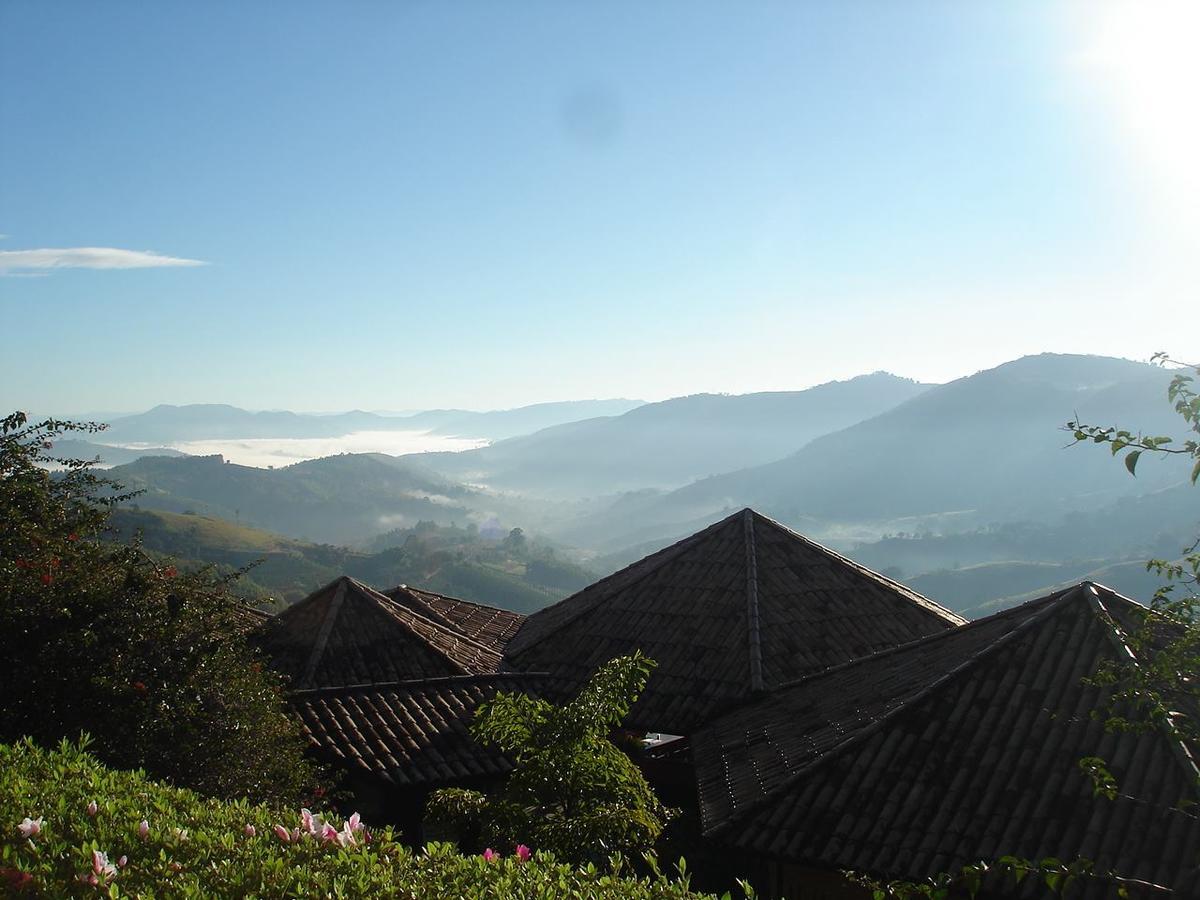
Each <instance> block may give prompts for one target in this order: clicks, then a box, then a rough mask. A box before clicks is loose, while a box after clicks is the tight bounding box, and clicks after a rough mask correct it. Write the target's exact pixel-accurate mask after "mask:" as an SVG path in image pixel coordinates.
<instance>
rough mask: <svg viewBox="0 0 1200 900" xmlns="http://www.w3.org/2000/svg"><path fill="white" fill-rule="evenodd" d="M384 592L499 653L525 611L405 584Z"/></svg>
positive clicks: (522, 620) (405, 605)
mask: <svg viewBox="0 0 1200 900" xmlns="http://www.w3.org/2000/svg"><path fill="white" fill-rule="evenodd" d="M383 593H384V594H385V595H386V596H387V597H388V598H390V599H391V600H393V601H395V602H396V603H399V604H400V605H401V606H404V607H407V608H408V609H410V610H412V611H413V612H415V613H417V614H418V615H421V616H424V617H425V618H426V619H429V620H431V621H434V622H437V623H438V624H439V625H442V626H443V627H445V628H450V629H452V630H454V631H457V632H459V633H460V634H462V635H465V636H466V637H468V638H470V639H471V640H473V641H475V642H476V643H478V644H482V645H483V646H485V647H489V648H491V649H492V650H495V651H496V652H497V653H502V652H503V651H504V647H505V645H506V644H507V643H508V642H509V640H511V639H512V636H513V635H515V634H516V633H517V629H518V628H520V627H521V623H522V622H524V621H525V617H524V616H523V615H521V614H520V613H516V612H513V611H512V610H508V609H499V608H497V607H494V606H485V605H483V604H482V603H472V602H471V601H469V600H459V599H458V598H456V597H446V596H443V595H442V594H435V593H432V592H430V591H423V590H421V589H420V588H414V587H410V586H409V585H406V584H401V585H398V586H397V587H394V588H392V589H391V590H387V591H384V592H383Z"/></svg>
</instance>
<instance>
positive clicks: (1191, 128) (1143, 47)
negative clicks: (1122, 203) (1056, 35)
mask: <svg viewBox="0 0 1200 900" xmlns="http://www.w3.org/2000/svg"><path fill="white" fill-rule="evenodd" d="M1091 8H1092V7H1091V5H1090V4H1089V9H1091ZM1198 38H1200V3H1197V2H1196V0H1159V2H1147V0H1126V2H1120V3H1115V4H1111V5H1109V6H1107V7H1104V8H1103V11H1102V12H1101V13H1100V15H1098V16H1097V17H1096V34H1095V37H1094V40H1093V42H1092V44H1091V46H1090V47H1088V49H1087V50H1086V51H1085V52H1084V53H1083V54H1082V55H1081V57H1080V62H1081V63H1082V64H1083V65H1085V66H1088V67H1093V68H1094V69H1095V74H1096V76H1097V78H1099V79H1102V80H1103V81H1104V82H1106V83H1105V85H1104V87H1105V88H1106V89H1108V90H1111V91H1112V93H1113V95H1114V97H1115V101H1116V104H1117V107H1118V118H1119V120H1120V124H1121V125H1122V126H1123V127H1124V129H1125V130H1126V132H1127V134H1128V136H1129V138H1130V139H1131V140H1132V141H1133V142H1134V143H1135V144H1136V146H1137V150H1138V152H1139V153H1141V154H1142V156H1143V161H1144V164H1145V166H1146V172H1147V176H1148V178H1149V180H1151V181H1153V182H1154V186H1153V189H1154V190H1156V191H1157V192H1159V194H1160V198H1159V202H1160V203H1161V205H1162V207H1163V208H1164V212H1166V213H1167V214H1168V215H1169V216H1171V219H1172V220H1171V224H1172V225H1173V226H1174V227H1176V228H1178V229H1179V231H1180V232H1181V233H1182V234H1184V235H1185V236H1186V238H1187V239H1188V240H1189V241H1191V242H1194V243H1195V245H1196V246H1197V248H1200V44H1198V43H1197V39H1198Z"/></svg>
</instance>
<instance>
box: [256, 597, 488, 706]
mask: <svg viewBox="0 0 1200 900" xmlns="http://www.w3.org/2000/svg"><path fill="white" fill-rule="evenodd" d="M260 643H261V644H262V646H263V649H264V650H265V651H266V653H267V655H268V656H269V657H270V659H271V663H272V665H273V666H274V667H275V668H276V669H278V670H279V671H281V672H283V673H284V674H286V675H288V676H289V677H290V678H291V681H292V687H293V688H294V689H308V688H318V687H338V686H344V685H352V684H372V683H378V682H397V681H411V680H416V679H422V678H446V677H451V676H458V675H482V674H489V673H493V672H495V671H497V669H498V668H499V667H500V663H501V657H500V654H499V653H498V652H497V651H496V650H494V649H492V648H490V647H486V646H484V645H483V644H480V643H476V642H475V641H473V640H471V639H470V638H469V637H467V636H466V635H464V634H462V633H461V632H458V631H455V630H452V629H450V628H447V627H445V626H444V625H441V624H439V623H438V622H435V621H432V620H431V619H428V618H425V617H424V616H422V615H420V614H418V613H416V612H414V611H413V610H411V609H409V608H408V607H406V606H404V605H402V604H400V603H396V602H395V601H393V600H391V599H389V598H388V597H386V596H384V595H383V594H381V593H379V592H378V591H375V590H373V589H371V588H369V587H367V586H366V585H365V584H362V583H361V582H358V581H355V580H354V579H353V578H347V577H345V576H343V577H341V578H337V579H335V580H334V581H332V582H330V583H329V584H327V585H325V587H323V588H320V589H319V590H317V591H315V592H313V593H312V594H310V595H309V596H308V597H306V598H305V599H303V600H301V601H300V602H299V603H297V604H295V605H294V606H291V607H289V608H288V609H286V610H284V611H283V612H281V613H280V614H279V615H277V616H275V617H274V618H272V619H271V620H270V621H269V622H267V623H266V624H265V625H264V626H263V628H262V631H261V637H260Z"/></svg>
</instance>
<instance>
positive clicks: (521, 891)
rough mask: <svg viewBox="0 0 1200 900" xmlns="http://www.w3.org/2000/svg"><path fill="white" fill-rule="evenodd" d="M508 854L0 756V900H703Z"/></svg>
mask: <svg viewBox="0 0 1200 900" xmlns="http://www.w3.org/2000/svg"><path fill="white" fill-rule="evenodd" d="M337 821H341V820H340V819H339V820H337ZM143 823H145V824H144V825H143ZM310 824H311V827H310ZM516 851H517V848H513V847H505V848H502V850H501V852H500V853H496V852H495V851H493V852H492V853H490V854H488V857H487V858H485V857H484V856H462V855H460V854H459V853H457V852H456V851H455V850H454V849H453V848H452V847H450V846H449V845H445V844H437V845H430V846H429V847H427V848H425V850H424V851H420V852H414V851H412V850H409V849H408V848H406V847H404V846H403V845H401V844H399V843H397V842H396V841H395V840H394V839H393V837H392V834H391V832H390V831H389V830H387V829H381V830H379V831H375V832H371V831H370V830H369V829H368V828H366V827H365V826H363V825H362V823H360V822H358V821H357V818H356V817H354V818H351V819H350V820H347V821H345V822H342V824H341V826H340V827H338V826H337V824H336V823H335V822H334V820H330V826H329V828H328V829H326V828H325V827H324V821H323V820H322V818H321V817H320V816H319V815H311V814H307V815H306V812H299V813H298V812H296V811H292V812H288V813H284V812H281V810H280V809H279V808H277V807H270V806H266V805H251V804H250V803H248V802H246V801H244V800H239V801H234V802H222V801H217V800H206V799H203V798H201V797H200V796H199V795H197V794H195V793H192V792H190V791H187V790H182V789H177V788H171V787H167V786H164V785H161V784H158V783H155V782H153V781H150V780H148V779H147V778H146V777H145V775H143V774H142V773H141V772H122V771H114V770H110V769H107V768H105V767H104V766H103V765H101V764H100V763H98V762H97V761H96V760H95V759H93V758H92V757H91V756H90V755H88V754H87V753H86V752H84V748H83V746H82V745H74V744H70V743H67V742H63V744H62V745H61V746H60V747H59V749H58V750H56V751H53V752H51V751H46V750H43V749H40V748H39V747H37V746H36V745H34V744H33V743H32V742H29V741H22V742H20V743H17V744H15V745H0V891H3V890H4V889H5V888H7V890H8V891H9V892H10V893H12V894H14V895H19V894H20V893H21V892H28V893H29V894H31V895H36V894H41V895H48V896H55V897H61V896H96V895H97V894H99V895H101V896H110V897H116V896H134V897H151V896H159V897H161V896H171V897H213V896H218V897H248V896H254V897H259V898H285V897H334V896H345V897H363V898H373V897H401V898H426V897H447V898H449V897H465V898H497V900H499V898H511V897H522V898H551V897H584V898H596V900H609V898H612V900H617V898H620V900H660V898H661V900H667V898H689V897H697V896H699V895H696V894H693V893H692V892H691V891H690V890H689V888H688V885H687V880H686V878H684V879H679V880H675V881H671V880H668V879H666V878H663V877H659V876H656V877H654V878H636V877H628V876H623V875H622V874H621V873H620V872H614V871H611V870H608V871H601V870H600V869H597V868H596V867H593V866H587V867H584V868H572V867H570V866H567V865H564V864H562V863H559V862H556V861H555V860H554V859H553V857H551V856H550V855H549V854H546V853H538V854H536V855H533V856H532V858H529V855H528V854H527V853H524V852H522V853H520V854H518V853H517V852H516Z"/></svg>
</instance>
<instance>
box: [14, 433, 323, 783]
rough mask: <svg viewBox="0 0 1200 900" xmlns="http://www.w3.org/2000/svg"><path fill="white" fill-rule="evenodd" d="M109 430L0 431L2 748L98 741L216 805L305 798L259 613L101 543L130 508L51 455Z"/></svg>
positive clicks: (100, 748) (299, 747)
mask: <svg viewBox="0 0 1200 900" xmlns="http://www.w3.org/2000/svg"><path fill="white" fill-rule="evenodd" d="M99 427H100V426H91V425H78V424H74V423H69V422H57V421H54V420H48V421H46V422H43V423H40V424H37V425H28V424H27V423H26V420H25V417H24V415H23V414H21V413H16V414H14V415H11V416H8V417H7V418H5V419H3V420H0V622H3V627H0V659H3V660H4V663H5V667H6V670H7V673H8V675H7V677H6V678H5V682H4V685H5V686H4V692H3V698H2V702H0V741H13V740H16V739H18V738H21V737H25V736H29V737H33V738H34V739H36V740H38V741H40V742H41V743H43V744H53V743H56V742H57V741H58V740H59V739H60V738H63V737H67V738H75V737H77V736H78V735H79V734H80V733H81V732H84V731H88V732H91V733H93V734H95V735H96V740H95V745H94V749H95V752H96V754H97V755H98V756H99V757H100V758H102V759H103V760H105V761H106V762H108V763H110V764H112V765H116V766H119V767H123V768H133V767H137V766H143V767H145V768H146V769H148V770H149V771H151V772H152V773H153V774H154V775H155V776H158V777H162V778H167V779H170V780H171V781H172V782H174V783H175V784H178V785H184V786H187V787H192V788H195V789H197V790H200V791H202V792H204V793H207V794H211V795H214V796H224V797H235V796H246V795H248V796H250V797H252V798H254V799H269V798H276V799H292V798H295V797H297V796H299V795H300V793H301V792H302V791H303V790H304V789H305V788H306V787H308V786H309V785H310V784H311V780H312V773H311V769H310V766H309V764H308V763H307V762H306V761H305V759H304V756H303V750H304V743H303V740H302V738H301V736H300V731H299V727H298V725H297V724H296V723H295V722H294V721H293V720H292V719H291V718H290V717H289V716H288V715H287V713H286V712H285V708H284V703H283V698H282V694H281V680H280V678H279V676H277V675H276V674H274V673H273V672H271V671H270V670H269V669H268V668H266V667H264V666H263V665H262V664H261V662H260V661H259V660H258V658H257V656H256V654H255V653H254V652H253V651H252V650H251V649H250V647H249V646H248V645H247V642H246V640H245V637H244V634H243V633H244V631H245V630H246V625H247V619H246V616H247V613H246V611H245V610H244V609H243V608H242V607H241V606H240V605H239V603H238V602H237V601H236V599H235V598H233V597H232V596H231V595H230V594H229V592H228V591H227V590H226V589H225V585H224V584H223V583H222V582H221V581H220V579H218V578H217V577H216V576H215V575H213V574H212V573H205V572H199V573H191V574H188V573H185V572H182V571H179V570H178V568H177V567H176V566H175V565H174V564H172V563H171V562H170V561H169V560H154V559H151V558H150V557H148V556H147V555H146V554H144V553H143V552H142V551H141V550H140V549H139V548H137V547H113V546H112V545H106V544H103V543H101V542H100V541H99V540H97V538H99V537H100V536H102V535H103V533H104V530H105V528H106V525H107V521H108V516H109V512H110V510H111V509H112V507H113V506H114V505H115V504H116V503H118V502H119V501H120V500H122V499H124V497H123V496H122V495H121V494H120V492H119V489H118V488H116V487H115V486H114V485H111V484H109V483H107V482H105V481H104V480H102V479H100V478H98V477H97V476H96V475H95V474H94V473H93V472H92V471H91V468H90V464H89V463H88V462H86V461H80V460H65V461H64V460H58V459H55V458H54V457H53V456H51V455H50V454H51V452H52V449H53V448H52V444H53V439H54V438H56V437H57V436H58V435H59V434H62V433H63V432H70V431H78V430H86V431H91V430H96V429H98V428H99ZM55 464H57V465H61V466H64V467H65V468H64V469H63V470H62V471H60V472H58V473H57V474H54V475H52V474H51V473H50V472H48V471H47V468H46V467H47V466H49V465H55Z"/></svg>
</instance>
